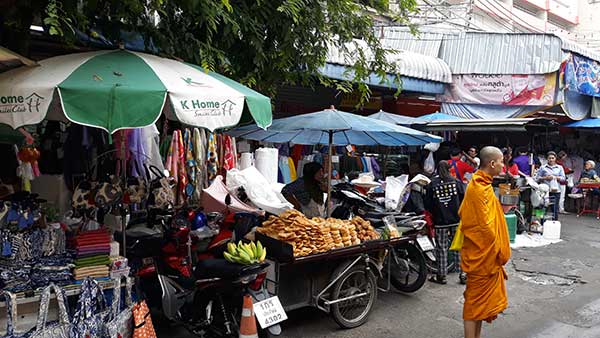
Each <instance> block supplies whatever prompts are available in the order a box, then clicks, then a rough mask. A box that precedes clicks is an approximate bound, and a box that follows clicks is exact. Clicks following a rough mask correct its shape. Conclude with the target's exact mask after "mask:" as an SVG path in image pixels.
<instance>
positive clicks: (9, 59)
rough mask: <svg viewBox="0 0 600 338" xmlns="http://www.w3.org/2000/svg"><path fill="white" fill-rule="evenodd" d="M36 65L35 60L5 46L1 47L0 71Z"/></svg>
mask: <svg viewBox="0 0 600 338" xmlns="http://www.w3.org/2000/svg"><path fill="white" fill-rule="evenodd" d="M34 65H36V62H35V61H33V60H30V59H28V58H26V57H24V56H22V55H19V54H17V53H15V52H13V51H11V50H9V49H6V48H4V47H0V72H3V71H5V70H8V69H11V68H15V67H19V66H34Z"/></svg>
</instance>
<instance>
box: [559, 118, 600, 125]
mask: <svg viewBox="0 0 600 338" xmlns="http://www.w3.org/2000/svg"><path fill="white" fill-rule="evenodd" d="M564 126H565V127H568V128H600V118H593V117H591V118H588V119H585V120H581V121H575V122H571V123H568V124H565V125H564Z"/></svg>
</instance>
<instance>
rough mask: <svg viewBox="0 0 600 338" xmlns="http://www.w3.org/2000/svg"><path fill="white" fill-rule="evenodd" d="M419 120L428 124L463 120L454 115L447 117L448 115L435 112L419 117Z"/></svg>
mask: <svg viewBox="0 0 600 338" xmlns="http://www.w3.org/2000/svg"><path fill="white" fill-rule="evenodd" d="M419 119H420V120H422V121H425V123H429V122H433V121H452V120H463V118H461V117H458V116H454V115H448V114H444V113H440V112H435V113H431V114H427V115H423V116H419Z"/></svg>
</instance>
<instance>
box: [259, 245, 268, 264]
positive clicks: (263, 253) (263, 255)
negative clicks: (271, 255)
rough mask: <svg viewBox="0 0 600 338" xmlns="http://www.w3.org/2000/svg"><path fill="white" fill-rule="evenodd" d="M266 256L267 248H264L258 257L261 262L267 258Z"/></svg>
mask: <svg viewBox="0 0 600 338" xmlns="http://www.w3.org/2000/svg"><path fill="white" fill-rule="evenodd" d="M265 258H267V249H265V248H262V253H261V255H260V258H259V259H258V261H259V262H263V261H264V260H265Z"/></svg>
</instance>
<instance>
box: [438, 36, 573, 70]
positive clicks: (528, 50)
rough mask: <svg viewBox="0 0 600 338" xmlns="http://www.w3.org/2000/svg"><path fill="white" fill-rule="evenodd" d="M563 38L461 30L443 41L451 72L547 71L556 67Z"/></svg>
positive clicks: (443, 50) (556, 68)
mask: <svg viewBox="0 0 600 338" xmlns="http://www.w3.org/2000/svg"><path fill="white" fill-rule="evenodd" d="M561 48H562V41H561V39H560V38H558V37H557V36H555V35H551V34H502V33H479V32H461V33H459V34H458V35H457V36H456V37H453V38H446V39H444V40H443V42H442V47H441V49H440V55H439V56H440V58H441V59H443V60H444V61H446V63H447V64H448V65H449V66H450V69H451V70H452V73H453V74H546V73H552V72H555V71H557V70H558V69H559V67H560V64H561V62H562V60H563V52H562V50H561Z"/></svg>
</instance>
